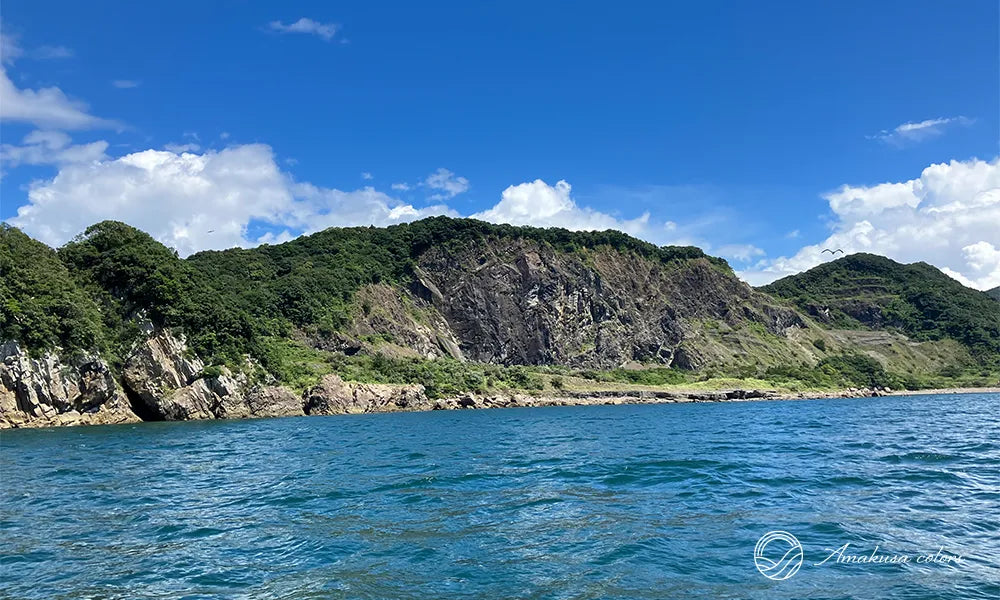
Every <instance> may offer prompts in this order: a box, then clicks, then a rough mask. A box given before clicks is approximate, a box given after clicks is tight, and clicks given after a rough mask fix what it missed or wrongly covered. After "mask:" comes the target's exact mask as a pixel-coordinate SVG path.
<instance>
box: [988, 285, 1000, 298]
mask: <svg viewBox="0 0 1000 600" xmlns="http://www.w3.org/2000/svg"><path fill="white" fill-rule="evenodd" d="M986 295H987V296H989V297H990V298H993V299H994V300H1000V286H997V287H995V288H993V289H992V290H986Z"/></svg>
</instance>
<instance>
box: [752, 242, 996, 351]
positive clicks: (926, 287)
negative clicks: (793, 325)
mask: <svg viewBox="0 0 1000 600" xmlns="http://www.w3.org/2000/svg"><path fill="white" fill-rule="evenodd" d="M761 289H762V291H764V292H767V293H769V294H772V295H774V296H777V297H779V298H784V299H786V300H788V301H790V302H791V303H793V304H794V305H795V306H796V307H798V308H799V309H801V310H803V311H804V312H806V313H808V314H809V315H811V316H813V318H814V319H816V320H817V321H819V322H821V323H824V324H826V325H827V326H829V327H831V328H834V329H870V330H877V331H900V332H903V333H905V334H906V335H907V336H909V337H911V338H913V339H915V340H944V339H954V340H957V341H959V342H960V343H962V344H963V345H964V346H965V347H966V348H968V349H969V351H970V352H971V353H972V354H973V355H974V356H975V357H976V358H977V360H978V361H979V362H981V363H985V364H988V365H997V364H998V362H1000V304H998V303H997V302H994V301H993V300H991V299H990V298H989V297H988V296H987V295H986V294H984V293H982V292H979V291H977V290H973V289H970V288H967V287H965V286H963V285H962V284H960V283H959V282H957V281H955V280H954V279H952V278H951V277H948V276H947V275H945V274H944V273H942V272H941V271H939V270H938V269H936V268H934V267H932V266H930V265H928V264H926V263H914V264H909V265H903V264H900V263H897V262H895V261H892V260H889V259H888V258H885V257H882V256H876V255H872V254H854V255H851V256H847V257H844V258H841V259H839V260H836V261H832V262H829V263H826V264H823V265H820V266H818V267H815V268H813V269H810V270H809V271H806V272H804V273H800V274H798V275H792V276H790V277H785V278H784V279H780V280H778V281H776V282H774V283H772V284H770V285H767V286H764V287H763V288H761Z"/></svg>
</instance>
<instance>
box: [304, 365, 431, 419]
mask: <svg viewBox="0 0 1000 600" xmlns="http://www.w3.org/2000/svg"><path fill="white" fill-rule="evenodd" d="M433 406H434V405H433V403H432V402H431V401H430V400H428V398H427V394H426V393H424V386H422V385H384V384H369V383H354V382H345V381H344V380H342V379H341V378H340V377H338V376H337V375H327V376H326V377H324V378H323V381H322V382H321V383H320V384H319V385H317V386H315V387H313V388H312V389H311V390H309V391H308V392H307V393H306V399H305V411H306V414H310V415H339V414H349V413H372V412H395V411H402V410H429V409H431V408H433Z"/></svg>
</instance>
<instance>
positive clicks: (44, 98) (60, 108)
mask: <svg viewBox="0 0 1000 600" xmlns="http://www.w3.org/2000/svg"><path fill="white" fill-rule="evenodd" d="M0 120H3V121H22V122H27V123H31V124H33V125H35V126H37V127H42V128H57V129H95V128H112V129H119V128H120V127H121V125H119V124H118V123H115V122H114V121H110V120H108V119H102V118H99V117H95V116H93V115H91V114H89V113H88V112H87V105H86V104H84V103H83V102H80V101H77V100H71V99H70V98H68V97H67V96H66V94H64V93H63V92H62V90H60V89H59V88H57V87H48V88H41V89H38V90H29V89H24V90H22V89H18V88H17V86H15V85H14V82H13V81H11V80H10V78H9V77H8V76H7V71H6V70H5V69H3V68H2V67H0Z"/></svg>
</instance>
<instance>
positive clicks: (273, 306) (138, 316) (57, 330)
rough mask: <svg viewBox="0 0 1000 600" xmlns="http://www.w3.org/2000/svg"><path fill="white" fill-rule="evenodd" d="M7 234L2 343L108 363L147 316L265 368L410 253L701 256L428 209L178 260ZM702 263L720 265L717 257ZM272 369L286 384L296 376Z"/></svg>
mask: <svg viewBox="0 0 1000 600" xmlns="http://www.w3.org/2000/svg"><path fill="white" fill-rule="evenodd" d="M3 232H4V234H3V238H2V244H0V252H2V254H0V256H2V257H3V260H5V261H6V263H4V265H3V266H4V267H5V269H4V282H5V284H4V285H5V288H4V291H3V293H4V296H3V298H4V313H3V319H4V321H2V322H0V324H2V325H3V327H2V330H0V333H2V334H3V337H4V338H5V339H11V338H13V339H18V340H20V341H22V343H24V344H25V345H27V346H28V347H29V348H30V349H31V350H33V351H42V350H45V349H49V348H53V347H55V346H61V347H62V348H64V349H66V350H71V351H72V350H81V349H101V350H103V351H105V353H106V354H108V355H109V357H110V358H111V359H112V362H116V361H117V359H118V357H119V356H120V355H121V354H122V353H123V352H124V351H125V350H126V349H127V348H128V346H129V345H130V344H131V343H132V342H133V341H134V340H135V339H136V337H137V336H138V329H137V321H141V320H143V319H148V320H150V321H151V322H152V323H154V324H156V325H161V326H168V327H172V328H175V329H177V330H180V331H183V332H184V333H185V334H186V335H187V338H188V343H189V345H190V347H191V349H192V350H193V351H194V352H195V353H197V354H198V355H199V356H202V357H203V358H205V359H206V360H207V361H208V362H209V363H213V364H228V365H240V364H243V357H244V355H247V354H249V355H250V356H252V357H254V358H256V359H258V360H260V361H261V362H263V363H264V364H265V365H266V366H267V368H268V369H269V370H272V369H277V368H278V367H277V366H276V365H277V363H276V362H275V361H274V360H272V358H271V357H272V356H273V355H274V354H275V349H274V342H273V340H274V339H275V338H279V339H280V338H288V337H289V336H291V334H292V333H293V332H294V331H296V330H300V331H305V332H307V333H316V334H320V335H322V334H327V335H328V334H332V333H334V332H337V331H340V330H342V329H343V328H344V327H345V326H346V325H347V324H348V323H349V321H350V318H351V314H350V311H351V310H352V306H353V303H352V299H353V295H354V293H355V292H356V291H357V290H358V289H359V288H360V287H362V286H364V285H366V284H372V283H381V282H385V283H408V282H409V281H410V280H411V279H412V273H413V267H414V265H415V263H416V259H417V258H418V257H419V256H420V255H421V254H422V253H423V252H425V251H427V250H428V249H430V248H435V247H437V248H444V249H449V248H451V249H457V248H459V247H461V246H462V245H464V244H468V243H472V242H474V241H479V240H488V239H490V238H509V237H517V238H526V239H531V240H535V241H538V242H541V243H543V244H548V245H550V246H552V247H553V248H554V249H556V250H560V251H567V252H569V251H581V250H583V249H594V248H599V247H610V248H614V249H616V250H618V251H621V252H632V253H636V254H639V255H641V256H644V257H646V258H648V259H650V260H656V261H660V262H663V263H669V262H671V261H682V260H686V259H691V258H708V257H705V255H704V253H702V251H701V250H699V249H697V248H692V247H658V246H655V245H653V244H649V243H647V242H642V241H640V240H637V239H635V238H632V237H629V236H627V235H625V234H623V233H620V232H616V231H603V232H571V231H567V230H564V229H539V228H533V227H514V226H510V225H493V224H489V223H485V222H481V221H474V220H469V219H450V218H447V217H435V218H430V219H425V220H422V221H417V222H415V223H409V224H403V225H396V226H393V227H387V228H374V227H355V228H347V229H337V228H334V229H328V230H326V231H323V232H320V233H317V234H314V235H311V236H306V237H302V238H299V239H296V240H294V241H291V242H288V243H285V244H280V245H277V246H268V245H265V246H261V247H259V248H255V249H252V250H244V249H232V250H226V251H222V252H202V253H199V254H196V255H194V256H192V257H190V258H188V259H186V260H182V259H180V258H179V257H178V256H177V254H176V252H174V251H173V250H171V249H169V248H167V247H165V246H163V245H162V244H160V243H159V242H157V241H156V240H154V239H153V238H152V237H150V236H149V235H147V234H145V233H143V232H141V231H139V230H137V229H134V228H132V227H129V226H128V225H125V224H123V223H118V222H114V221H105V222H102V223H98V224H96V225H93V226H91V227H88V228H87V230H86V231H85V232H84V233H83V234H81V235H80V236H78V237H77V238H76V239H74V240H73V241H72V242H70V243H68V244H66V245H65V246H64V247H63V248H61V249H60V250H59V251H58V259H61V261H62V263H63V264H64V265H65V267H63V266H62V265H60V264H59V261H58V260H57V257H56V253H55V252H53V251H52V250H50V249H48V248H47V247H45V246H44V245H43V244H40V243H38V242H35V241H33V240H31V239H30V238H28V237H27V236H25V235H24V234H22V233H21V232H20V231H18V230H16V229H14V228H11V227H8V226H4V230H3ZM25 253H28V254H30V255H31V256H32V258H30V259H29V258H27V257H25V256H21V255H22V254H25ZM708 260H711V261H712V262H713V263H714V264H716V265H717V266H718V267H720V268H726V269H728V266H727V265H726V263H725V261H722V260H721V259H715V258H708ZM8 263H9V264H8ZM67 269H68V270H67ZM8 288H10V289H8ZM79 298H83V301H77V300H78V299H79ZM97 307H99V309H98V308H97ZM279 354H280V352H279ZM285 362H288V361H285ZM281 364H284V363H281ZM272 372H274V373H275V374H276V375H278V376H279V377H280V378H281V379H282V380H285V377H290V378H291V379H292V380H295V379H297V378H300V377H302V376H303V375H302V374H296V373H285V372H281V373H279V372H277V371H274V370H272Z"/></svg>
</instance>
